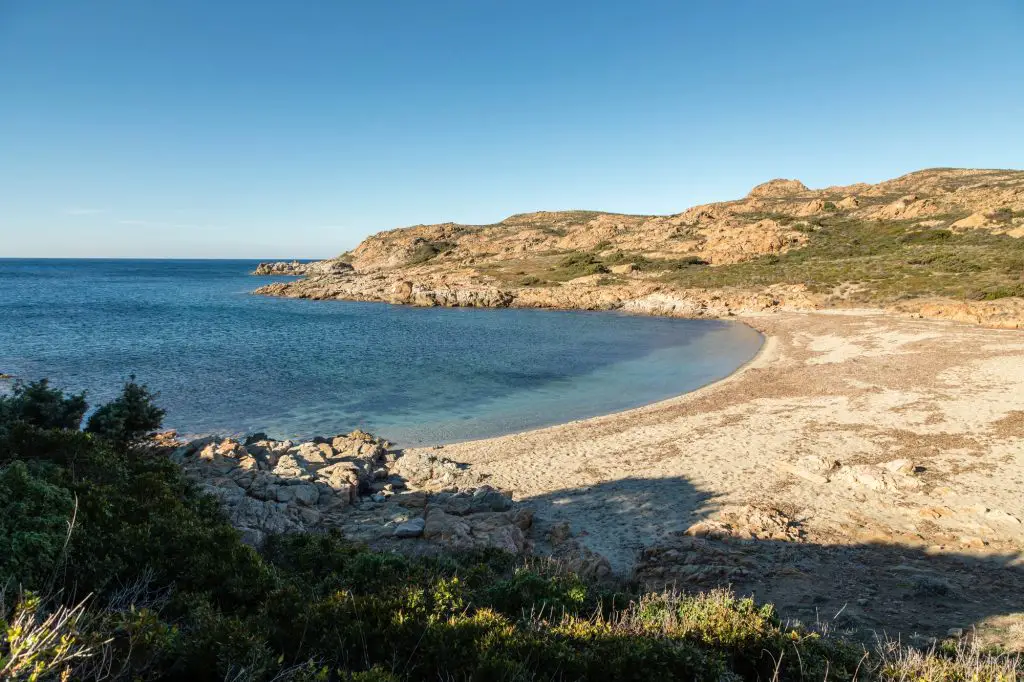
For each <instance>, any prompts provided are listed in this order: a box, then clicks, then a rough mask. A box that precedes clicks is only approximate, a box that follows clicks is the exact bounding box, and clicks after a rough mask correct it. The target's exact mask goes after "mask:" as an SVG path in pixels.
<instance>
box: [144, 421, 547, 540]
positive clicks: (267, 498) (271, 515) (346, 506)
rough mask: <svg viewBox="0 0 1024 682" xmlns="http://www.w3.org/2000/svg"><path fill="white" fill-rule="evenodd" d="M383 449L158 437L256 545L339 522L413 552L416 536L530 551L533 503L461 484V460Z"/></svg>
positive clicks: (359, 444)
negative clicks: (412, 514) (523, 504)
mask: <svg viewBox="0 0 1024 682" xmlns="http://www.w3.org/2000/svg"><path fill="white" fill-rule="evenodd" d="M388 447H389V444H388V443H387V441H383V440H381V439H378V438H375V437H374V436H372V435H370V434H368V433H365V432H362V431H354V432H352V433H349V434H343V435H339V436H334V437H330V438H315V439H313V440H311V441H305V442H302V443H292V442H290V441H274V440H272V439H269V438H267V437H266V435H265V434H255V435H254V436H252V437H249V438H247V439H245V440H244V441H238V440H234V439H230V438H220V437H208V438H201V439H197V440H194V441H192V442H190V443H185V444H181V443H179V442H178V441H176V440H173V439H167V440H166V442H164V441H161V444H160V449H161V450H162V451H164V452H166V453H167V454H168V455H169V456H170V457H172V459H174V461H176V462H178V463H179V464H180V465H181V466H182V467H183V469H184V470H185V472H186V474H187V475H188V476H189V477H190V478H192V479H194V480H196V481H197V482H198V483H199V484H200V485H201V486H202V487H203V489H204V490H205V491H206V492H208V493H209V494H211V495H214V496H216V497H217V498H218V499H219V500H220V502H221V504H222V505H223V506H224V508H225V511H226V513H227V515H228V518H229V519H230V520H231V522H232V524H233V525H234V526H235V527H236V528H238V530H239V531H240V532H241V534H242V537H243V538H244V539H245V541H246V542H248V543H250V544H253V545H259V544H260V543H261V542H263V540H264V539H265V538H266V536H267V535H269V534H273V533H287V532H302V531H310V530H317V529H325V528H336V529H338V530H340V531H341V532H342V534H343V535H344V536H346V537H350V538H351V539H353V540H356V541H362V542H369V543H371V544H373V543H385V542H387V541H388V540H390V539H401V540H402V541H403V546H404V547H407V548H408V549H410V551H422V550H415V549H414V546H415V542H417V541H418V542H424V543H427V544H430V545H435V546H436V547H439V548H443V549H452V550H468V549H483V548H493V549H500V550H503V551H507V552H512V553H517V554H519V553H523V552H525V551H527V550H528V548H529V540H528V533H529V530H530V528H531V525H532V519H533V512H532V510H531V509H528V508H516V507H515V505H514V503H513V501H512V498H511V497H510V496H508V495H506V494H504V493H502V492H500V491H498V490H495V489H494V488H492V487H490V486H479V487H472V486H465V485H464V484H465V483H467V482H470V481H473V480H474V478H475V477H473V476H472V475H471V474H470V472H469V469H468V467H466V466H465V465H461V464H458V463H457V462H454V461H451V460H449V459H446V458H442V457H437V456H435V455H430V454H428V455H422V454H417V455H412V456H409V457H396V456H395V455H394V454H393V453H391V452H390V451H389V450H388ZM456 482H459V483H461V484H463V486H462V487H461V489H459V488H458V487H457V486H456V485H455V484H456ZM410 485H411V486H414V487H421V488H424V487H425V488H428V489H419V490H409V489H408V488H409V486H410ZM430 490H435V491H437V492H434V493H431V492H430ZM442 490H443V491H442ZM360 491H363V492H364V493H365V494H366V495H367V497H362V496H361V495H360ZM393 500H394V501H393ZM396 502H397V504H396ZM410 510H416V512H415V514H416V517H415V518H409V515H410ZM423 511H425V512H426V514H425V517H424V516H419V515H420V514H422V513H423Z"/></svg>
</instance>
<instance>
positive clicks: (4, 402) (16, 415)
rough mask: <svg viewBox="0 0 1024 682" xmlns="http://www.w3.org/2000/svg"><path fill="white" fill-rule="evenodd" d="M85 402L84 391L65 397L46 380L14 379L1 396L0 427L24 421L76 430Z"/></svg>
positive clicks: (48, 427)
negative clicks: (9, 392)
mask: <svg viewBox="0 0 1024 682" xmlns="http://www.w3.org/2000/svg"><path fill="white" fill-rule="evenodd" d="M86 409H88V405H87V404H86V402H85V394H84V393H79V394H75V395H69V396H65V395H64V392H63V391H61V390H60V389H56V388H50V384H49V382H48V381H47V380H46V379H41V380H40V381H35V382H32V383H29V384H25V383H22V382H20V381H19V382H17V383H15V384H14V389H13V391H12V392H11V395H9V396H0V427H2V426H3V425H4V424H11V423H13V422H23V423H26V424H30V425H31V426H34V427H36V428H40V429H77V428H78V427H79V426H80V425H81V423H82V417H84V416H85V411H86Z"/></svg>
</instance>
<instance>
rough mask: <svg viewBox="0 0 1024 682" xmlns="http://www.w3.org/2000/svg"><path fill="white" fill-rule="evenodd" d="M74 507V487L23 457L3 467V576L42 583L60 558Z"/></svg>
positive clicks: (0, 554)
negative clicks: (36, 471) (48, 477)
mask: <svg viewBox="0 0 1024 682" xmlns="http://www.w3.org/2000/svg"><path fill="white" fill-rule="evenodd" d="M74 506H75V503H74V499H73V498H72V495H71V492H70V491H68V490H67V489H65V488H61V487H60V486H56V485H53V484H52V483H50V482H49V481H47V480H46V479H45V478H44V477H42V476H38V475H36V474H33V473H32V471H30V469H29V466H28V465H27V464H26V463H25V462H22V461H20V460H15V461H13V462H11V463H9V464H7V465H6V466H4V467H3V468H0V547H3V548H4V549H3V551H2V552H0V576H5V577H13V578H16V579H17V580H18V581H19V583H20V582H26V583H28V584H30V585H34V586H44V585H45V584H46V582H47V581H48V580H49V579H50V578H51V577H52V576H53V574H54V572H55V570H56V569H57V567H58V566H59V564H60V563H61V558H62V557H61V554H62V551H63V549H64V542H65V540H66V539H67V537H68V530H69V524H70V523H71V519H72V514H73V512H74ZM19 586H20V585H14V586H13V587H19ZM4 588H5V585H4V584H3V583H2V582H0V590H3V589H4Z"/></svg>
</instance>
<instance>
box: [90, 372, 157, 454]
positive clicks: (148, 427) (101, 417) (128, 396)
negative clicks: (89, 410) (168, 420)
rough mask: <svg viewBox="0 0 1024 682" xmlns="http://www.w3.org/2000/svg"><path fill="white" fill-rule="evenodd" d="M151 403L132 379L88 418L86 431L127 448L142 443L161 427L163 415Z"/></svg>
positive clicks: (148, 396) (147, 394) (151, 397)
mask: <svg viewBox="0 0 1024 682" xmlns="http://www.w3.org/2000/svg"><path fill="white" fill-rule="evenodd" d="M153 399H154V396H153V394H152V393H150V392H149V389H148V388H146V387H145V386H141V385H139V384H137V383H135V377H134V376H133V377H132V378H131V379H129V380H128V382H127V383H126V384H125V385H124V388H123V389H122V391H121V395H120V396H119V397H118V398H117V399H116V400H114V401H113V402H110V403H107V404H106V405H104V406H103V407H101V408H99V409H98V410H96V411H95V412H94V413H93V414H92V416H91V417H89V423H88V425H87V426H86V429H85V430H86V431H88V432H89V433H95V434H96V435H98V436H100V437H102V438H106V439H108V440H111V441H114V442H115V443H122V444H129V443H134V442H136V441H139V440H142V439H143V438H144V437H145V436H147V435H149V434H151V433H153V432H154V431H156V430H157V429H159V428H160V425H161V424H162V423H163V419H164V414H165V413H164V411H163V410H162V409H160V408H159V407H157V406H156V404H155V403H154V402H153Z"/></svg>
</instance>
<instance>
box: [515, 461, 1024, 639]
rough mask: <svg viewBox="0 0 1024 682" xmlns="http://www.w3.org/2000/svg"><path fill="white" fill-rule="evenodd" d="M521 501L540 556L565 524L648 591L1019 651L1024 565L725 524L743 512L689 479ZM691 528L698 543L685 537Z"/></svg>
mask: <svg viewBox="0 0 1024 682" xmlns="http://www.w3.org/2000/svg"><path fill="white" fill-rule="evenodd" d="M521 501H522V502H524V503H526V504H528V505H531V506H533V507H535V508H536V510H537V517H536V519H537V525H536V527H535V530H534V533H535V537H536V538H537V539H538V550H540V551H542V552H543V551H544V550H545V549H546V543H545V542H544V537H545V533H546V532H547V531H548V530H550V529H551V528H552V527H553V526H554V525H555V524H558V523H560V522H563V521H568V522H569V523H570V525H571V530H572V532H573V536H574V538H575V539H576V540H578V541H579V542H580V543H581V544H583V545H585V546H587V547H588V548H590V549H592V550H594V551H596V552H600V553H601V554H603V555H605V556H606V557H607V558H608V559H609V561H610V562H611V564H612V567H613V569H614V570H615V571H616V572H617V573H618V574H620V575H622V576H624V577H628V578H633V579H635V580H637V581H638V582H640V583H642V584H644V585H645V586H648V587H653V588H660V587H665V586H667V587H673V588H677V589H680V590H684V591H697V590H707V589H711V588H715V587H731V588H732V589H733V590H735V591H736V592H737V593H739V594H742V595H753V596H754V597H755V598H756V599H757V600H758V601H761V602H771V603H774V604H775V605H776V607H777V610H778V612H779V614H780V615H781V616H782V617H783V618H786V619H790V620H798V621H801V622H804V623H807V624H810V623H816V622H828V623H829V624H830V625H831V626H832V627H833V628H834V629H838V630H844V631H847V632H849V633H851V634H853V635H855V636H858V637H862V638H870V637H873V636H874V635H875V634H879V635H881V634H885V635H888V636H890V637H896V636H899V637H901V638H903V639H904V640H907V641H910V640H911V639H912V638H913V637H914V636H915V635H919V636H923V637H929V638H930V637H942V636H945V635H947V633H948V632H949V631H950V630H952V629H954V628H961V629H963V630H964V632H970V631H971V629H972V628H973V627H974V626H980V625H981V623H982V622H983V621H988V623H987V624H986V626H985V632H986V639H988V640H994V641H1000V642H1002V643H1005V644H1010V645H1014V644H1015V645H1016V646H1018V647H1020V646H1021V645H1022V644H1024V568H1022V566H1021V564H1022V561H1021V559H1022V556H1021V555H1020V554H995V553H982V552H978V553H973V552H967V551H966V550H965V551H959V552H956V551H943V552H930V551H927V550H926V549H925V548H924V547H914V546H907V545H899V544H874V543H872V544H851V545H825V544H816V543H814V542H809V541H806V540H805V539H804V538H803V533H802V532H801V529H800V526H799V523H798V522H797V521H794V520H792V519H790V518H789V517H787V516H786V515H785V514H782V513H781V512H779V511H778V510H774V509H770V508H752V507H739V508H738V509H741V510H744V511H743V513H745V514H746V516H743V514H740V518H735V516H734V517H732V518H730V517H729V513H730V512H731V511H732V510H735V509H737V507H722V506H720V504H719V503H718V501H716V499H715V497H714V495H713V494H711V493H708V492H705V491H701V490H700V489H698V488H697V487H695V486H694V485H693V484H691V483H690V482H689V481H688V480H686V479H684V478H665V479H624V480H618V481H613V482H607V483H601V484H598V485H594V486H590V487H584V488H578V489H566V490H562V491H558V492H555V493H551V494H547V495H541V496H536V497H532V498H527V499H524V500H521ZM716 510H717V511H720V512H722V513H721V514H719V515H717V516H716V517H711V514H712V513H713V512H715V511H716ZM723 518H724V519H727V520H728V522H726V523H724V524H723V523H722V522H721V519H723ZM701 522H703V523H701ZM694 524H698V525H699V526H700V527H703V528H704V530H703V531H700V533H701V534H703V537H695V536H692V535H687V534H686V533H685V531H686V530H687V529H688V528H690V527H691V526H693V525H694ZM752 536H756V538H757V539H754V538H753V537H752ZM1014 614H1019V618H1013V617H1012V616H1013V615H1014ZM999 617H1004V618H999ZM1013 623H1017V625H1013Z"/></svg>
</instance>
